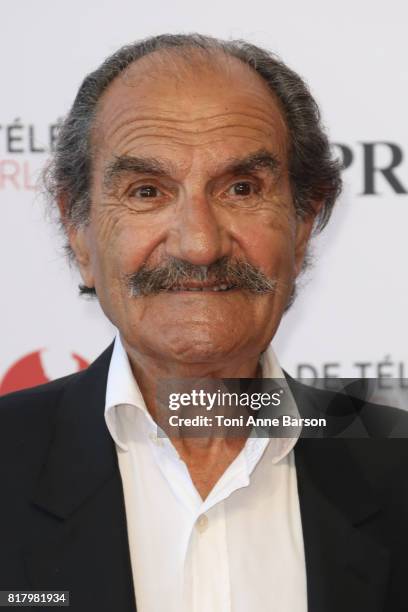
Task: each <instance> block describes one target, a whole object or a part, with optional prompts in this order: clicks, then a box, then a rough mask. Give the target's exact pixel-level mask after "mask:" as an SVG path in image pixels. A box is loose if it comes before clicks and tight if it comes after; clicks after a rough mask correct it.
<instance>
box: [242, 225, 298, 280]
mask: <svg viewBox="0 0 408 612" xmlns="http://www.w3.org/2000/svg"><path fill="white" fill-rule="evenodd" d="M241 236H242V238H241V245H242V246H243V249H244V251H245V253H246V254H247V255H248V257H249V259H250V260H251V262H252V263H254V264H255V265H258V266H259V267H260V268H261V269H262V271H263V272H265V273H266V274H267V275H268V276H270V277H274V276H276V277H277V279H279V278H280V277H281V276H285V277H287V276H291V275H292V274H294V272H295V226H294V224H293V223H292V220H291V219H290V218H288V219H284V220H280V221H279V222H277V221H276V219H272V220H271V219H267V218H264V219H261V220H257V222H256V223H253V224H251V226H248V224H247V225H246V226H245V227H244V228H243V231H242V233H241Z"/></svg>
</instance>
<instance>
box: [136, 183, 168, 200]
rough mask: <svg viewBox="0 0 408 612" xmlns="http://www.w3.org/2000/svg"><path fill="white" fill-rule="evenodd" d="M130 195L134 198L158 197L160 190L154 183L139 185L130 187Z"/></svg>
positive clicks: (160, 193)
mask: <svg viewBox="0 0 408 612" xmlns="http://www.w3.org/2000/svg"><path fill="white" fill-rule="evenodd" d="M131 195H133V196H135V197H136V198H142V199H150V198H157V197H159V196H160V195H162V192H161V191H160V189H158V188H157V187H155V186H154V185H141V186H140V187H137V188H136V189H132V192H131Z"/></svg>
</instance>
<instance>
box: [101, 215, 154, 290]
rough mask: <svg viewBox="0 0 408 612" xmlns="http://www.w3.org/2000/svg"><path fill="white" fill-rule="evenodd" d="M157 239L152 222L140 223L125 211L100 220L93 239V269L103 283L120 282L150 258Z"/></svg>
mask: <svg viewBox="0 0 408 612" xmlns="http://www.w3.org/2000/svg"><path fill="white" fill-rule="evenodd" d="M160 236H161V233H160V230H159V228H158V227H156V226H155V224H154V223H151V224H149V223H146V222H145V221H144V222H143V223H140V220H139V219H138V217H137V215H131V214H129V213H127V211H123V212H119V213H117V214H115V215H110V217H105V218H101V219H100V220H99V223H98V226H97V231H96V237H95V244H96V248H95V253H96V257H95V264H96V267H97V268H99V272H100V274H101V275H102V276H103V277H104V279H105V280H107V279H108V278H109V279H110V281H112V282H113V283H117V282H118V281H119V282H120V281H121V280H122V279H123V276H124V275H126V274H131V273H133V272H136V271H137V270H138V269H139V268H140V266H141V265H142V264H143V263H144V262H146V261H147V260H148V259H149V256H150V254H151V252H152V250H154V249H155V246H156V245H157V243H158V242H159V241H160Z"/></svg>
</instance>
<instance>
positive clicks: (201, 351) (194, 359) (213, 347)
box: [161, 332, 240, 364]
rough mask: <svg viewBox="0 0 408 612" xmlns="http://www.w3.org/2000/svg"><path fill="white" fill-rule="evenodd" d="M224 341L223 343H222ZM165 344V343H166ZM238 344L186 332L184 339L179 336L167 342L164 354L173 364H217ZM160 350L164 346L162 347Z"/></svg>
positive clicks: (235, 348)
mask: <svg viewBox="0 0 408 612" xmlns="http://www.w3.org/2000/svg"><path fill="white" fill-rule="evenodd" d="M223 340H224V342H223ZM166 344H167V343H166ZM239 344H240V343H239V342H237V341H235V342H234V341H233V339H232V338H231V336H230V337H229V338H225V339H224V338H220V335H218V337H217V338H209V337H208V334H205V337H203V336H200V335H198V334H197V335H195V334H192V333H191V332H187V333H186V334H185V337H184V338H181V337H180V332H179V336H178V338H177V340H176V341H173V342H169V343H168V344H167V346H166V349H165V352H166V353H167V355H168V356H169V359H171V360H174V361H175V362H179V363H185V364H194V363H197V364H198V363H217V362H221V361H223V360H224V359H227V358H228V357H229V356H230V355H231V353H233V352H234V351H235V350H237V348H238V346H239ZM161 348H162V350H163V349H164V346H163V345H162V347H161Z"/></svg>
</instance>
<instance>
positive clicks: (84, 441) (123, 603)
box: [24, 346, 135, 612]
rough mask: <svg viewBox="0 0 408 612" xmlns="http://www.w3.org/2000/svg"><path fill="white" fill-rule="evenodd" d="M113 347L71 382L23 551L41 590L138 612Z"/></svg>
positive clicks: (91, 605) (92, 605) (74, 601)
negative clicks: (116, 421) (114, 433)
mask: <svg viewBox="0 0 408 612" xmlns="http://www.w3.org/2000/svg"><path fill="white" fill-rule="evenodd" d="M111 353H112V346H111V347H109V349H107V350H106V351H105V352H104V353H103V354H102V355H101V356H100V357H99V358H98V359H97V360H96V361H95V362H94V363H93V364H92V365H91V366H90V367H89V368H88V370H86V371H84V372H82V373H81V374H80V375H77V376H74V377H72V378H71V380H69V381H68V382H67V385H66V386H65V388H64V391H63V393H62V396H61V398H60V400H59V403H58V405H57V406H56V421H55V435H54V438H53V440H52V443H51V445H50V448H49V451H48V454H47V457H46V459H45V463H44V469H43V471H42V473H41V477H40V479H39V481H38V484H37V487H36V489H35V491H34V495H33V499H32V525H31V530H30V532H31V534H32V536H31V541H30V542H28V543H27V547H26V549H25V551H24V560H25V566H26V571H27V574H28V576H29V580H30V583H31V585H32V587H33V588H35V589H46V590H50V589H61V590H70V592H71V595H70V598H71V606H72V608H73V609H74V610H75V611H80V610H81V611H82V610H83V611H84V612H85V611H86V612H89V610H101V611H105V610H106V611H108V610H109V611H111V610H115V609H117V610H121V611H122V610H123V611H129V612H131V611H134V610H135V603H134V591H133V583H132V574H131V566H130V557H129V546H128V538H127V529H126V514H125V508H124V499H123V491H122V483H121V478H120V473H119V468H118V465H117V456H116V450H115V447H114V443H113V441H112V439H111V437H110V435H109V432H108V430H107V428H106V425H105V420H104V406H105V392H106V380H107V373H108V368H109V363H110V357H111Z"/></svg>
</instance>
